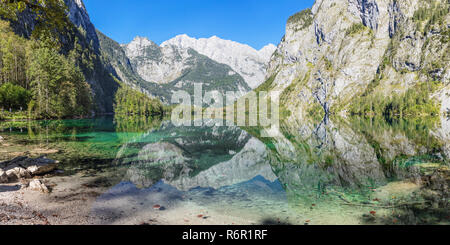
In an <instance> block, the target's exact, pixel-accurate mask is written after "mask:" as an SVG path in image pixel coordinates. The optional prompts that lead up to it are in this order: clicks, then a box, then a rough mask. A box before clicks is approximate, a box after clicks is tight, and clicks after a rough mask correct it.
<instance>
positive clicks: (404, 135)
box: [0, 117, 450, 225]
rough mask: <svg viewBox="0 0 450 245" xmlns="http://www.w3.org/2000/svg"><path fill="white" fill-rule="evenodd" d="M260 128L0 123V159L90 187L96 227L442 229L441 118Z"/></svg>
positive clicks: (446, 148)
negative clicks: (43, 165) (271, 132)
mask: <svg viewBox="0 0 450 245" xmlns="http://www.w3.org/2000/svg"><path fill="white" fill-rule="evenodd" d="M261 130H262V129H259V128H251V127H245V128H242V127H225V126H223V127H215V126H214V127H207V126H203V127H175V126H174V125H173V124H172V123H171V122H170V120H166V119H161V118H119V117H116V118H113V117H104V118H96V119H82V120H56V121H16V122H0V135H1V136H3V137H4V138H5V141H4V142H3V143H0V145H2V147H1V149H0V161H3V160H8V159H12V158H14V157H17V156H23V155H27V156H31V157H37V156H42V155H44V156H46V157H48V158H50V159H54V160H58V161H60V164H59V168H58V169H59V170H58V176H60V177H71V176H72V177H73V176H76V178H79V181H80V183H81V182H82V181H83V178H89V179H90V182H89V183H88V184H86V183H84V182H83V183H84V184H83V185H80V186H79V187H78V188H79V189H77V190H72V191H73V192H74V193H75V192H76V191H79V190H80V189H85V191H89V189H90V188H97V189H98V188H101V190H102V191H101V192H99V193H97V194H95V196H94V197H93V198H94V200H95V201H93V202H91V203H86V208H87V209H89V216H90V217H91V220H92V223H97V224H98V223H99V224H123V223H130V222H131V223H133V222H132V221H130V220H134V221H135V222H139V221H146V222H149V220H150V221H151V220H153V221H155V222H156V223H158V224H159V223H162V224H189V223H190V222H191V221H192V220H196V221H197V223H202V222H203V223H205V224H218V225H221V224H274V225H276V224H294V225H308V224H310V225H341V224H351V225H358V224H361V225H367V224H368V225H371V224H388V225H416V224H433V225H434V224H450V208H449V207H450V205H449V204H450V203H449V184H450V169H449V160H448V159H449V157H450V142H449V141H450V121H449V119H447V118H437V119H421V120H388V119H385V118H360V117H357V118H347V119H333V118H325V119H324V120H322V121H320V120H319V121H314V120H306V121H305V120H303V121H301V122H300V121H295V120H282V121H281V124H280V128H279V131H278V132H277V134H276V136H274V137H267V138H264V137H260V133H261ZM56 184H57V185H58V184H59V183H56ZM67 192H68V193H66V194H70V190H68V191H67ZM46 195H50V196H51V195H54V194H53V193H50V194H46ZM74 195H75V194H74ZM98 217H102V218H101V219H100V218H98ZM105 217H106V218H105ZM108 217H109V218H108Z"/></svg>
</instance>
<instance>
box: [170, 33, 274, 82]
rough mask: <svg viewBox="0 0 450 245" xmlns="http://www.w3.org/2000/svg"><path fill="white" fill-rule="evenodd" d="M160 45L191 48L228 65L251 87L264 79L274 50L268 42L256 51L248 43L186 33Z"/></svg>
mask: <svg viewBox="0 0 450 245" xmlns="http://www.w3.org/2000/svg"><path fill="white" fill-rule="evenodd" d="M161 46H162V47H168V46H175V47H178V48H182V49H188V48H192V49H194V50H195V51H197V52H198V53H200V54H202V55H205V56H208V57H209V58H211V59H213V60H215V61H217V62H219V63H222V64H226V65H229V66H230V67H231V68H232V69H233V70H234V71H236V72H237V73H239V75H241V76H242V77H243V78H244V80H245V81H246V82H247V84H248V85H249V86H250V87H251V88H252V89H254V88H256V87H258V86H259V85H260V84H261V83H262V82H263V81H264V76H265V75H266V69H267V64H268V62H269V61H270V58H271V56H272V54H273V52H274V51H275V50H276V47H275V46H274V45H273V44H268V45H266V46H265V47H264V48H262V49H261V50H259V51H257V50H255V49H254V48H252V47H250V46H248V45H244V44H241V43H237V42H233V41H229V40H223V39H220V38H218V37H216V36H213V37H211V38H200V39H195V38H191V37H189V36H187V35H179V36H176V37H174V38H172V39H170V40H168V41H166V42H164V43H162V44H161Z"/></svg>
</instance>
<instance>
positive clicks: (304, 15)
mask: <svg viewBox="0 0 450 245" xmlns="http://www.w3.org/2000/svg"><path fill="white" fill-rule="evenodd" d="M313 20H314V19H313V14H312V11H311V9H305V10H303V11H301V12H298V13H296V14H294V15H292V16H291V17H289V19H288V21H287V22H288V24H294V23H295V24H299V27H298V29H297V30H296V31H299V30H303V29H305V28H307V27H309V26H311V24H312V23H313Z"/></svg>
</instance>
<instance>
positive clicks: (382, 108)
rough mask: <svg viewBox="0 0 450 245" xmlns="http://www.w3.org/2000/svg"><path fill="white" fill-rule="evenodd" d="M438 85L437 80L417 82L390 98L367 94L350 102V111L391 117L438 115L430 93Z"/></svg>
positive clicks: (357, 113) (437, 108) (377, 94)
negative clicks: (412, 86) (402, 92)
mask: <svg viewBox="0 0 450 245" xmlns="http://www.w3.org/2000/svg"><path fill="white" fill-rule="evenodd" d="M440 85H441V83H440V82H438V81H432V82H426V83H419V84H417V85H416V86H415V87H414V88H410V89H408V90H407V91H406V92H405V93H404V94H400V95H393V96H391V97H390V98H385V97H384V96H383V95H381V94H379V93H371V94H367V95H365V96H362V97H360V98H357V99H356V100H355V101H354V103H352V104H351V107H350V112H351V113H352V114H354V115H385V116H388V117H391V118H392V117H403V118H408V117H419V116H424V115H427V116H435V115H439V107H438V106H437V105H436V104H435V102H434V101H433V100H432V99H431V94H432V93H433V92H434V91H436V89H437V88H438V87H439V86H440Z"/></svg>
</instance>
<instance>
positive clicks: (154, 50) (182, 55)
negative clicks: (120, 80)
mask: <svg viewBox="0 0 450 245" xmlns="http://www.w3.org/2000/svg"><path fill="white" fill-rule="evenodd" d="M122 48H123V50H124V51H125V54H126V56H127V57H128V58H129V60H130V64H131V65H132V67H133V71H135V72H136V73H137V74H138V75H139V76H140V77H141V78H142V79H143V80H145V82H146V84H144V85H143V87H146V86H147V85H148V84H155V85H160V86H161V88H160V90H163V91H164V92H165V93H166V95H165V99H166V101H171V95H172V93H173V92H174V91H180V90H183V91H186V92H188V93H189V94H193V91H194V86H195V84H200V83H201V84H203V89H204V91H208V92H219V93H221V94H225V93H226V92H228V91H232V92H235V93H236V96H237V97H240V96H242V95H244V94H246V93H247V92H248V91H250V89H251V88H250V87H249V86H248V85H247V83H246V82H245V80H244V79H243V78H242V77H241V76H240V75H239V74H238V73H236V72H235V71H233V69H232V68H231V67H230V66H228V65H226V64H222V63H219V62H217V61H214V60H212V59H210V58H209V57H207V56H205V55H202V54H200V53H198V52H197V51H195V50H194V49H192V48H183V47H178V46H175V45H164V46H161V47H160V46H158V45H156V44H155V43H154V42H152V41H150V40H149V39H147V38H143V37H136V38H135V39H134V40H133V41H132V42H131V43H129V44H125V45H122ZM149 92H151V93H152V92H153V93H155V91H149Z"/></svg>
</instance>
